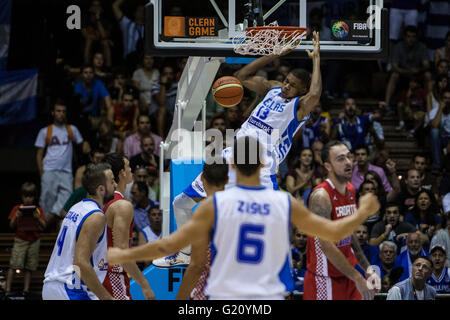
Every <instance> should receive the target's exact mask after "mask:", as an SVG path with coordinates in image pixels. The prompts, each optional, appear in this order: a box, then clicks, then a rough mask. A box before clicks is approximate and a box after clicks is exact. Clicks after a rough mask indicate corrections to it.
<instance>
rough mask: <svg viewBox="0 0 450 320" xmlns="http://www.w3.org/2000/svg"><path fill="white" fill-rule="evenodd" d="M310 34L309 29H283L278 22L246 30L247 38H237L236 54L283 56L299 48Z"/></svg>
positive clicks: (235, 42)
mask: <svg viewBox="0 0 450 320" xmlns="http://www.w3.org/2000/svg"><path fill="white" fill-rule="evenodd" d="M307 32H308V29H307V28H301V27H281V26H278V23H277V22H276V21H274V22H272V23H270V24H269V25H267V26H264V27H251V28H247V29H246V30H245V37H242V36H236V37H234V38H233V40H232V43H233V46H234V52H236V53H238V54H242V55H258V56H267V55H281V54H283V53H284V52H285V51H287V50H290V49H293V48H295V47H297V46H298V45H299V44H300V43H301V41H302V39H303V38H304V37H305V36H306V34H307Z"/></svg>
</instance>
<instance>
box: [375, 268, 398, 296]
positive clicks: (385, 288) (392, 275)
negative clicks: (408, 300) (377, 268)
mask: <svg viewBox="0 0 450 320" xmlns="http://www.w3.org/2000/svg"><path fill="white" fill-rule="evenodd" d="M402 271H403V270H402V269H401V268H396V269H392V270H391V272H389V273H388V274H386V275H385V276H384V277H383V278H381V290H380V293H388V292H389V290H390V289H391V288H392V287H393V286H394V284H396V283H397V282H398V279H399V278H400V274H401V273H402Z"/></svg>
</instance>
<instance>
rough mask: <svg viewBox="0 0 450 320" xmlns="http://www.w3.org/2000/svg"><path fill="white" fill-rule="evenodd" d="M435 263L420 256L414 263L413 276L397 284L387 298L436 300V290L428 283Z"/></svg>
mask: <svg viewBox="0 0 450 320" xmlns="http://www.w3.org/2000/svg"><path fill="white" fill-rule="evenodd" d="M432 267H433V263H432V262H431V260H430V259H429V258H427V257H418V258H417V259H415V261H414V262H413V263H412V267H411V268H412V272H411V277H409V278H408V279H406V280H403V281H401V282H399V283H397V284H395V285H394V286H393V287H392V288H391V289H390V290H389V292H388V295H387V298H386V300H434V299H435V297H436V291H435V290H434V288H433V287H432V286H430V285H428V284H427V283H426V281H427V280H428V278H429V277H430V275H431V270H432Z"/></svg>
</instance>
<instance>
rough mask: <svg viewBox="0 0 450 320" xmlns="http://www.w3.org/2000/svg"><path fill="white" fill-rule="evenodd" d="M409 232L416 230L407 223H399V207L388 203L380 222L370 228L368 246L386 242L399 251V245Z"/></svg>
mask: <svg viewBox="0 0 450 320" xmlns="http://www.w3.org/2000/svg"><path fill="white" fill-rule="evenodd" d="M410 232H416V229H415V228H414V226H412V225H410V224H409V223H407V222H403V221H400V206H399V205H398V204H396V203H388V204H387V205H386V210H385V213H384V216H383V219H382V221H380V222H377V223H376V224H375V225H374V226H373V228H372V232H371V234H370V239H369V244H370V245H372V246H379V245H380V243H381V242H383V241H385V240H388V241H392V242H394V243H395V244H397V247H399V250H400V246H399V244H401V243H402V239H403V238H406V237H407V236H408V233H410Z"/></svg>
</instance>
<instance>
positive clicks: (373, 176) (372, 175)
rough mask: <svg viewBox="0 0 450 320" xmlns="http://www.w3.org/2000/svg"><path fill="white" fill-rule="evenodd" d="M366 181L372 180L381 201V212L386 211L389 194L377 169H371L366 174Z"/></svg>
mask: <svg viewBox="0 0 450 320" xmlns="http://www.w3.org/2000/svg"><path fill="white" fill-rule="evenodd" d="M364 181H369V182H372V184H373V186H374V187H375V194H376V195H377V197H378V201H379V202H380V210H381V212H384V208H385V207H386V203H387V202H388V200H387V195H388V194H387V193H386V191H385V190H384V188H383V182H382V181H381V178H380V176H379V175H378V173H376V172H375V171H371V170H369V171H367V173H366V175H365V176H364ZM391 192H393V191H391Z"/></svg>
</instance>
